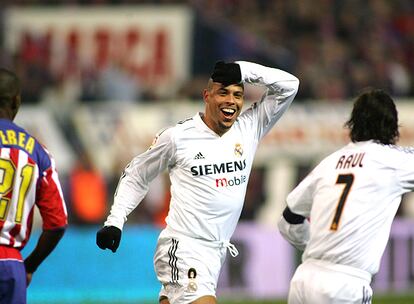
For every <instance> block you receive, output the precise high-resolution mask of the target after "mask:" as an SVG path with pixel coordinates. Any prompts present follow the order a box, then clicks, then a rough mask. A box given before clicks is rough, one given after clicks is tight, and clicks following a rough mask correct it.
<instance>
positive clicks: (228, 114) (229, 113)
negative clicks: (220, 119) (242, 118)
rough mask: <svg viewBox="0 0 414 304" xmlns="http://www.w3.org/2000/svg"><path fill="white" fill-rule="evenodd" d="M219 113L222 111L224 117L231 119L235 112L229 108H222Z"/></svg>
mask: <svg viewBox="0 0 414 304" xmlns="http://www.w3.org/2000/svg"><path fill="white" fill-rule="evenodd" d="M221 113H223V115H224V117H226V118H227V119H231V118H232V117H233V116H234V114H235V113H236V110H235V109H231V108H222V109H221Z"/></svg>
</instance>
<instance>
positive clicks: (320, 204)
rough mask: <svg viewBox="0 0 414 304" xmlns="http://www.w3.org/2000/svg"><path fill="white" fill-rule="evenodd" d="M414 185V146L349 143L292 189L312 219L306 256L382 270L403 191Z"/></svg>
mask: <svg viewBox="0 0 414 304" xmlns="http://www.w3.org/2000/svg"><path fill="white" fill-rule="evenodd" d="M412 190H414V149H411V148H401V147H397V146H394V145H383V144H379V143H376V142H374V141H365V142H358V143H349V144H348V145H347V146H345V147H343V148H342V149H340V150H338V151H336V152H334V153H333V154H331V155H329V156H328V157H326V158H325V159H324V160H323V161H322V162H321V163H320V164H319V165H318V166H317V167H316V168H315V169H314V170H313V171H312V172H311V174H309V175H308V176H307V177H306V178H305V179H304V180H303V181H302V182H301V183H300V184H299V185H298V186H297V187H296V188H295V189H294V190H293V191H292V192H291V193H290V194H289V195H288V198H287V205H288V207H289V208H290V210H291V211H292V212H293V213H296V214H299V215H302V216H304V217H307V218H309V219H310V231H311V233H310V239H309V241H308V243H307V246H306V249H305V252H304V254H303V257H302V259H303V260H304V261H305V260H306V259H318V260H324V261H329V262H332V263H335V264H342V265H348V266H352V267H356V268H358V269H362V270H365V271H367V272H369V273H370V274H375V273H376V272H378V269H379V264H380V260H381V256H382V254H383V252H384V250H385V246H386V244H387V241H388V237H389V234H390V229H391V224H392V221H393V219H394V217H395V214H396V212H397V210H398V207H399V205H400V202H401V196H402V195H403V194H404V193H406V192H410V191H412Z"/></svg>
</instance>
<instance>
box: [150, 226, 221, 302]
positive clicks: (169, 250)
mask: <svg viewBox="0 0 414 304" xmlns="http://www.w3.org/2000/svg"><path fill="white" fill-rule="evenodd" d="M226 249H227V248H226V246H220V245H219V244H217V243H214V242H209V241H204V240H198V239H194V238H190V237H187V236H183V235H180V234H177V233H171V232H168V231H167V230H164V231H162V232H161V234H160V236H159V238H158V243H157V248H156V251H155V256H154V268H155V272H156V274H157V278H158V280H159V281H160V282H161V284H162V287H161V291H160V294H159V295H160V297H162V296H165V297H167V298H168V300H169V302H170V303H171V304H181V303H182V304H189V303H191V302H193V301H195V300H196V299H198V298H200V297H202V296H214V297H215V296H216V288H217V281H218V277H219V274H220V270H221V267H222V265H223V263H224V260H225V257H226Z"/></svg>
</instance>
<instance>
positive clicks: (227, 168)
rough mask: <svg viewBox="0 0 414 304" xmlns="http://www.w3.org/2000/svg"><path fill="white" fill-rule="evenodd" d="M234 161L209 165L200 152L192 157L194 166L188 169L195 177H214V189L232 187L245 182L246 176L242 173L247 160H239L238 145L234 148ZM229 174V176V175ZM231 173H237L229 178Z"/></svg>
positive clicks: (241, 151)
mask: <svg viewBox="0 0 414 304" xmlns="http://www.w3.org/2000/svg"><path fill="white" fill-rule="evenodd" d="M234 155H235V159H233V160H231V161H223V162H215V163H210V162H208V160H207V159H206V157H205V156H204V154H203V153H202V152H198V153H196V154H195V156H194V161H193V162H192V163H193V164H194V165H193V166H191V167H190V171H191V174H192V175H193V176H194V177H196V176H207V175H216V178H215V185H214V186H215V187H217V188H219V187H234V186H239V185H242V184H244V183H246V182H247V176H246V175H245V174H240V173H243V171H244V170H245V169H246V167H247V160H246V159H245V158H243V159H241V157H242V156H243V149H242V146H241V145H240V144H236V145H235V147H234ZM229 173H230V174H229ZM231 173H239V174H237V175H233V176H231ZM217 175H218V176H217Z"/></svg>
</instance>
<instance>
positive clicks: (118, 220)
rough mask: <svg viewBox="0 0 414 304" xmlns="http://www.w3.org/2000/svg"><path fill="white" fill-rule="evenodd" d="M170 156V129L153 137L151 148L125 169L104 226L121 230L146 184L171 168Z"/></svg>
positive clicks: (142, 196) (146, 187) (171, 157)
mask: <svg viewBox="0 0 414 304" xmlns="http://www.w3.org/2000/svg"><path fill="white" fill-rule="evenodd" d="M174 153H175V145H174V144H173V139H172V128H170V129H167V130H165V131H163V132H161V133H159V134H157V136H156V137H155V139H154V142H153V144H152V145H151V147H150V148H149V149H148V150H147V151H146V152H144V153H142V154H140V155H138V156H136V157H135V158H134V159H133V160H132V161H131V162H130V163H129V164H128V165H127V166H126V168H125V170H124V172H123V173H122V175H121V178H120V180H119V183H118V187H117V189H116V191H115V195H114V202H113V205H112V207H111V211H110V214H109V216H108V218H107V220H106V222H105V224H104V225H105V226H115V227H118V228H119V229H121V230H122V228H123V225H124V223H125V222H126V220H127V216H128V215H129V214H130V213H131V212H132V210H134V209H135V208H136V207H137V206H138V204H139V203H140V202H141V201H142V200H143V198H144V197H145V195H146V194H147V192H148V189H149V184H150V182H151V181H152V180H153V179H154V178H155V177H156V176H157V175H158V174H160V173H161V172H163V171H164V170H165V169H166V168H167V167H168V166H172V165H173V162H174V160H173V156H174Z"/></svg>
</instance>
